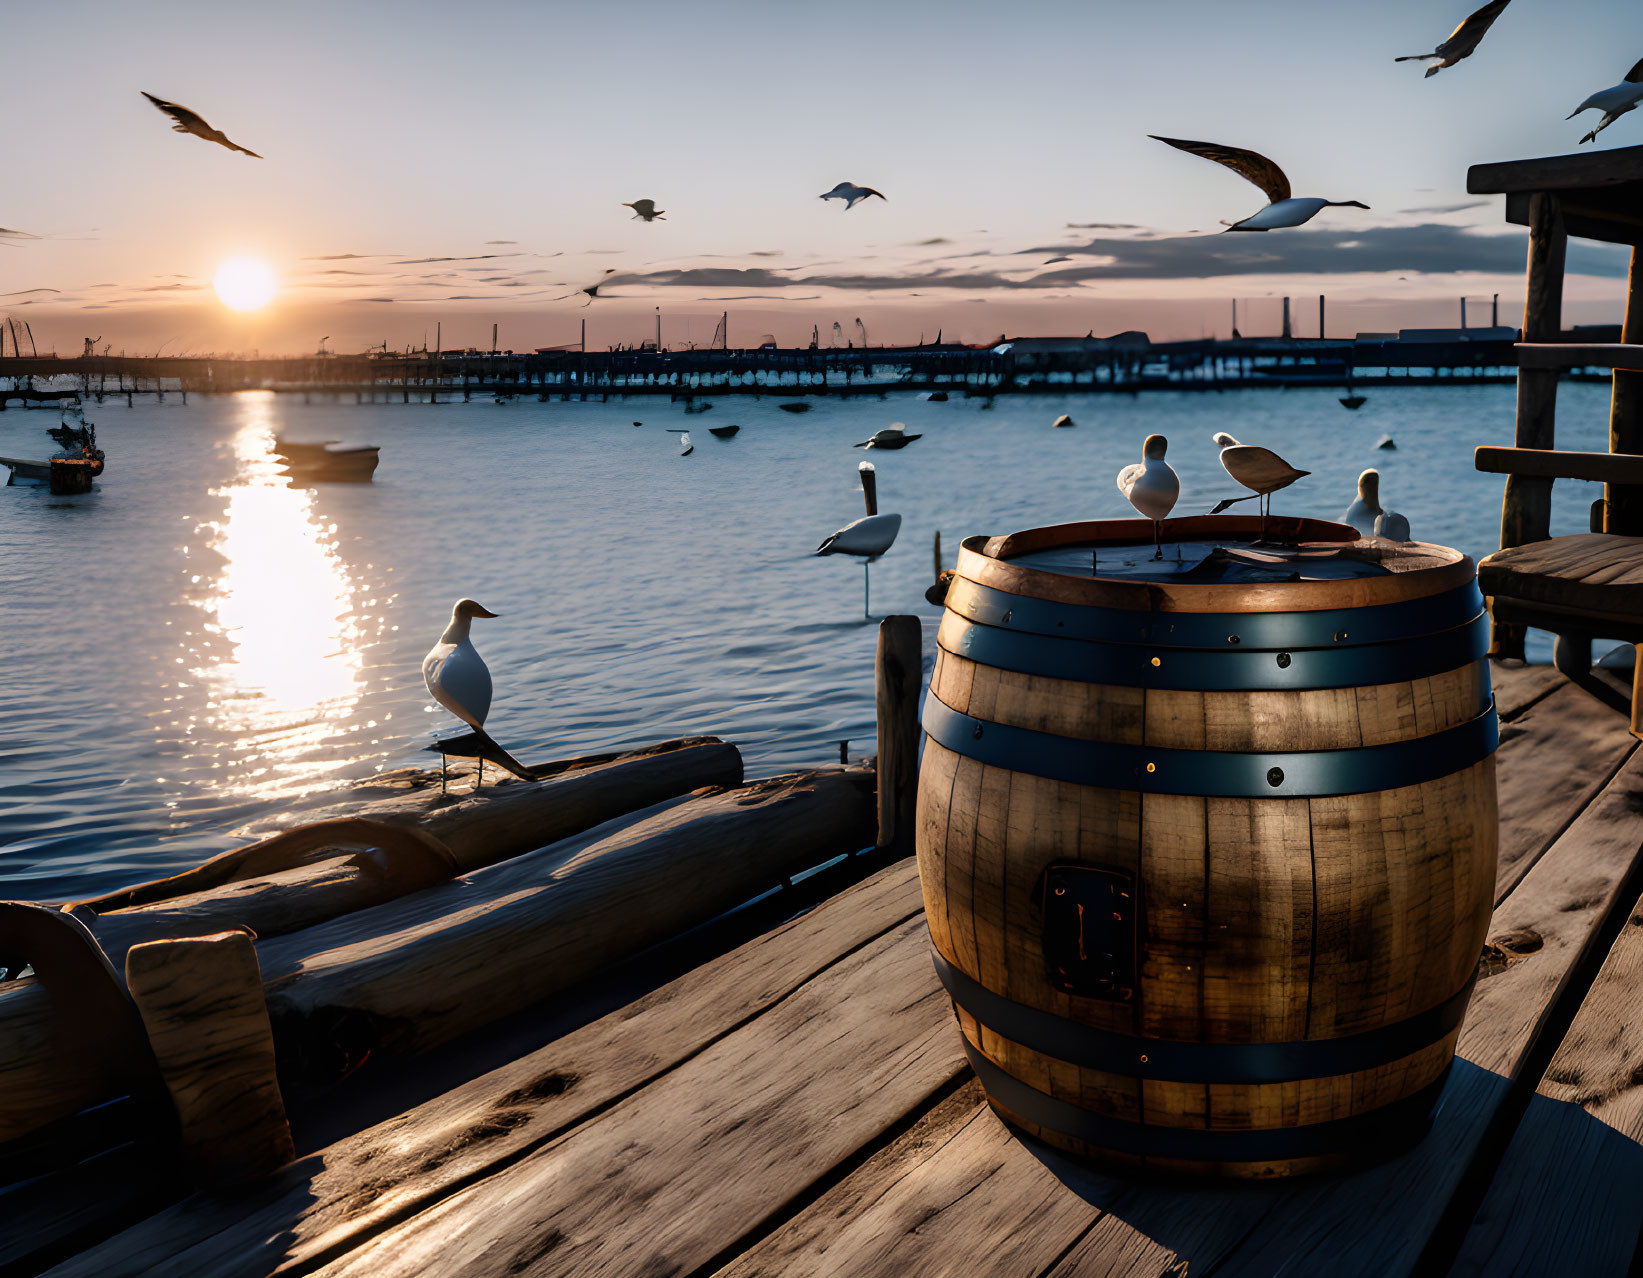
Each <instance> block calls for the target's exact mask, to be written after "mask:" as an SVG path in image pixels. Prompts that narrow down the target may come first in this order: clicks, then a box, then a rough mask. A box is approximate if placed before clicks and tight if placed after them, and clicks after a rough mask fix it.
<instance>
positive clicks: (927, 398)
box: [919, 391, 947, 404]
mask: <svg viewBox="0 0 1643 1278" xmlns="http://www.w3.org/2000/svg"><path fill="white" fill-rule="evenodd" d="M919 398H920V399H922V400H923V401H924V402H925V403H927V404H945V403H946V402H947V392H946V391H925V392H924V394H922V395H920V396H919Z"/></svg>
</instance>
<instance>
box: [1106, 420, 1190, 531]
mask: <svg viewBox="0 0 1643 1278" xmlns="http://www.w3.org/2000/svg"><path fill="white" fill-rule="evenodd" d="M1168 449H1169V440H1167V439H1165V438H1164V437H1163V436H1162V435H1148V436H1147V441H1146V443H1144V444H1142V445H1141V460H1140V461H1138V462H1136V463H1135V464H1134V465H1133V466H1126V467H1124V469H1123V470H1121V471H1119V472H1118V491H1119V492H1121V493H1123V494H1124V496H1125V497H1127V498H1129V502H1130V505H1132V506H1134V507H1135V508H1136V509H1137V510H1139V511H1140V512H1141V513H1142V514H1143V515H1144V516H1146V517H1147V518H1148V519H1150V520H1152V544H1153V547H1154V552H1153V556H1152V557H1153V558H1154V559H1162V558H1163V557H1164V541H1163V521H1164V520H1165V519H1167V518H1169V513H1170V511H1172V510H1174V509H1175V499H1176V498H1177V497H1179V496H1180V495H1181V480H1180V479H1179V477H1177V475H1176V473H1175V471H1174V469H1173V468H1172V467H1171V466H1170V464H1169V463H1168V462H1167V461H1165V460H1164V453H1165V452H1166V451H1168Z"/></svg>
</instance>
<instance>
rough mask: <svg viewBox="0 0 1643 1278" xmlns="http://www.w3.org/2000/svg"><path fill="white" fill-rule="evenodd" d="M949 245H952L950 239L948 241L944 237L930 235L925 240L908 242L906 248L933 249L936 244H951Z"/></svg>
mask: <svg viewBox="0 0 1643 1278" xmlns="http://www.w3.org/2000/svg"><path fill="white" fill-rule="evenodd" d="M951 243H952V241H951V240H950V239H948V238H947V237H946V236H945V235H932V236H931V237H930V238H929V239H927V240H913V241H911V242H909V244H908V247H909V248H933V247H935V246H936V245H937V244H951Z"/></svg>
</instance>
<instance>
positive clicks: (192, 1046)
mask: <svg viewBox="0 0 1643 1278" xmlns="http://www.w3.org/2000/svg"><path fill="white" fill-rule="evenodd" d="M125 971H126V985H127V987H128V988H129V989H130V991H131V998H132V1001H133V1002H135V1003H136V1005H137V1010H138V1011H139V1012H140V1013H141V1014H142V1018H143V1027H144V1028H145V1029H146V1030H147V1032H148V1041H149V1045H150V1046H151V1047H152V1048H153V1050H154V1058H155V1060H156V1061H157V1062H158V1063H159V1067H160V1075H161V1077H162V1078H164V1079H165V1085H166V1089H167V1091H169V1092H170V1094H171V1101H172V1104H173V1105H175V1106H176V1109H177V1118H178V1125H179V1128H180V1136H181V1142H180V1143H181V1150H182V1158H183V1163H184V1165H185V1166H186V1167H187V1168H188V1169H189V1170H190V1171H191V1172H192V1173H193V1175H194V1176H195V1178H196V1179H198V1180H201V1181H203V1182H206V1183H211V1184H221V1183H224V1182H226V1183H234V1182H237V1181H241V1180H246V1179H250V1178H252V1177H255V1176H262V1175H266V1174H268V1173H269V1172H271V1171H274V1170H276V1169H277V1168H279V1167H282V1166H284V1165H285V1164H286V1163H288V1162H290V1161H291V1159H292V1157H293V1156H294V1154H295V1150H294V1149H293V1147H292V1144H291V1128H290V1126H289V1125H288V1124H287V1122H286V1120H285V1102H284V1101H283V1100H282V1099H281V1097H280V1089H279V1084H278V1083H277V1082H276V1081H275V1078H274V1036H273V1032H272V1031H271V1030H270V1028H269V1025H268V1008H267V1006H266V1004H264V1002H263V996H262V975H261V972H260V971H259V969H258V967H257V952H256V949H255V948H254V947H253V945H252V942H251V938H250V937H249V936H247V935H246V934H245V933H244V932H218V933H216V934H214V935H212V936H199V937H192V938H190V939H188V940H180V941H178V940H167V941H145V942H143V943H142V944H140V945H136V946H133V947H132V949H131V951H130V952H129V953H128V954H127V955H126V963H125Z"/></svg>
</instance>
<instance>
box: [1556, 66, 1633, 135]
mask: <svg viewBox="0 0 1643 1278" xmlns="http://www.w3.org/2000/svg"><path fill="white" fill-rule="evenodd" d="M1639 102H1643V61H1639V62H1638V64H1637V65H1636V66H1634V67H1633V68H1632V69H1631V70H1630V71H1628V72H1626V78H1625V79H1624V80H1622V81H1621V82H1620V83H1619V84H1617V85H1615V86H1614V87H1612V88H1608V89H1603V90H1600V91H1599V92H1597V93H1594V94H1592V96H1591V97H1589V98H1587V99H1586V100H1585V101H1584V102H1582V103H1581V104H1580V105H1579V106H1577V107H1576V108H1575V109H1574V110H1573V111H1571V112H1569V114H1568V117H1567V118H1568V119H1571V120H1572V119H1574V118H1575V116H1577V115H1579V114H1580V113H1581V112H1582V111H1589V110H1591V109H1592V108H1593V107H1596V108H1597V109H1598V110H1599V111H1601V112H1603V118H1602V119H1601V120H1599V121H1598V124H1597V127H1596V128H1595V129H1593V130H1592V131H1591V132H1590V133H1588V134H1587V135H1586V136H1585V137H1583V138H1581V139H1580V140H1581V142H1583V143H1585V142H1591V141H1594V140H1595V139H1596V138H1597V135H1598V134H1599V133H1601V132H1603V130H1604V129H1606V128H1608V127H1609V126H1610V125H1611V124H1613V123H1614V122H1615V121H1616V120H1618V119H1619V118H1620V117H1621V116H1623V115H1625V114H1626V112H1628V111H1630V110H1631V109H1632V108H1633V107H1635V106H1636V105H1637V104H1638V103H1639Z"/></svg>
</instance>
